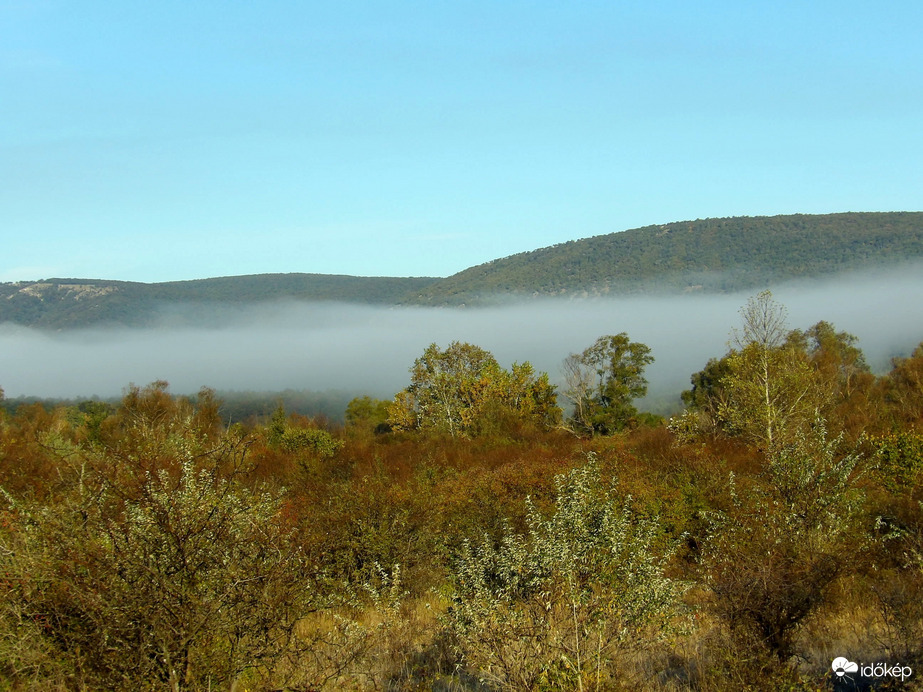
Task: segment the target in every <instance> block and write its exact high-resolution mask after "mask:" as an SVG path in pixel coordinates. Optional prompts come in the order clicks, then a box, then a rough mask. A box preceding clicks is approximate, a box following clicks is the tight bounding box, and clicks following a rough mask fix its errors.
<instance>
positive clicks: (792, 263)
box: [412, 212, 923, 305]
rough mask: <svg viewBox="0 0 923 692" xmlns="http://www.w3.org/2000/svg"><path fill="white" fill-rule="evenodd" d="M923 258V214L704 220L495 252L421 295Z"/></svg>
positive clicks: (642, 286) (473, 295)
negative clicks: (516, 251)
mask: <svg viewBox="0 0 923 692" xmlns="http://www.w3.org/2000/svg"><path fill="white" fill-rule="evenodd" d="M921 258H923V212H893V213H845V214H826V215H805V214H795V215H789V216H761V217H735V218H725V219H704V220H697V221H683V222H678V223H670V224H666V225H663V226H647V227H644V228H636V229H634V230H630V231H623V232H621V233H610V234H608V235H601V236H595V237H593V238H585V239H583V240H574V241H570V242H567V243H562V244H560V245H553V246H552V247H547V248H542V249H540V250H533V251H531V252H523V253H520V254H517V255H512V256H510V257H505V258H503V259H498V260H494V261H492V262H488V263H487V264H482V265H479V266H476V267H471V268H470V269H466V270H464V271H462V272H460V273H458V274H455V275H454V276H450V277H448V278H447V279H443V280H441V281H438V282H436V283H433V284H431V285H430V286H428V287H427V288H425V289H424V290H423V291H421V292H420V293H418V294H417V295H415V296H414V298H413V301H412V302H415V303H423V304H431V305H457V304H460V303H469V304H470V303H477V302H481V301H483V300H484V299H487V298H495V297H497V296H504V295H505V296H537V295H568V296H583V295H605V294H623V293H642V292H643V293H652V292H658V293H662V292H666V293H674V292H679V291H690V290H698V291H706V292H724V291H736V290H746V289H751V288H764V287H766V286H767V285H769V284H773V283H778V282H781V281H787V280H790V279H797V278H803V277H805V278H806V277H812V278H813V277H820V276H823V275H829V274H833V273H837V272H842V271H848V270H854V269H864V268H869V267H874V266H881V265H891V264H894V263H898V262H903V261H907V260H915V259H921Z"/></svg>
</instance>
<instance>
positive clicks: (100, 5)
mask: <svg viewBox="0 0 923 692" xmlns="http://www.w3.org/2000/svg"><path fill="white" fill-rule="evenodd" d="M921 31H923V4H921V3H919V2H918V1H916V0H914V1H907V2H902V1H897V2H890V3H872V2H848V1H843V0H840V1H838V2H811V3H806V2H803V1H799V2H784V1H783V2H779V1H776V2H697V3H691V2H688V1H687V2H678V1H677V2H643V3H642V2H637V3H622V2H612V0H608V1H607V2H570V3H565V2H538V1H532V2H518V1H500V2H498V1H497V0H494V1H493V2H445V1H441V0H428V1H426V2H393V1H392V2H361V3H360V2H351V1H350V0H343V1H338V2H323V3H321V2H294V1H288V2H283V1H271V0H270V1H266V2H260V3H252V2H239V1H237V0H223V1H222V2H215V1H212V0H196V2H189V0H184V1H183V2H174V1H173V0H160V1H159V2H156V3H152V2H136V1H128V2H118V3H113V2H92V1H83V2H59V1H56V0H35V1H29V0H0V240H2V253H0V257H2V260H0V281H15V280H28V279H39V278H48V277H52V276H58V277H87V278H110V279H124V280H133V281H166V280H176V279H193V278H203V277H209V276H226V275H234V274H255V273H263V272H320V273H336V274H356V275H388V276H408V275H416V276H420V275H430V276H445V275H449V274H452V273H454V272H456V271H460V270H462V269H464V268H466V267H468V266H471V265H474V264H479V263H481V262H485V261H488V260H491V259H494V258H497V257H501V256H505V255H509V254H512V253H515V252H520V251H524V250H530V249H534V248H537V247H543V246H546V245H551V244H554V243H558V242H563V241H566V240H570V239H574V238H580V237H586V236H591V235H598V234H601V233H609V232H613V231H620V230H625V229H628V228H634V227H638V226H643V225H648V224H654V223H666V222H670V221H679V220H683V219H694V218H705V217H715V216H737V215H762V214H786V213H798V212H801V213H827V212H838V211H886V210H911V211H917V210H920V209H923V204H921V202H920V196H921V190H923V175H921V174H923V41H921V40H920V34H921Z"/></svg>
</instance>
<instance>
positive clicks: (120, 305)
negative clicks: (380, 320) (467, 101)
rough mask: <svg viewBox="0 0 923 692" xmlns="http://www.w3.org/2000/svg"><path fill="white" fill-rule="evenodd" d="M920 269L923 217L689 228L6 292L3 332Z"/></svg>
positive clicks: (732, 287)
mask: <svg viewBox="0 0 923 692" xmlns="http://www.w3.org/2000/svg"><path fill="white" fill-rule="evenodd" d="M921 259H923V212H889V213H846V214H826V215H804V214H796V215H791V216H764V217H737V218H726V219H705V220H698V221H683V222H678V223H671V224H666V225H663V226H647V227H645V228H637V229H634V230H630V231H623V232H620V233H610V234H608V235H602V236H596V237H593V238H585V239H583V240H574V241H570V242H567V243H562V244H560V245H554V246H552V247H548V248H542V249H540V250H533V251H531V252H524V253H521V254H518V255H512V256H511V257H505V258H503V259H498V260H494V261H492V262H488V263H487V264H482V265H479V266H476V267H471V268H470V269H466V270H464V271H462V272H460V273H458V274H455V275H454V276H450V277H448V278H445V279H438V278H428V277H422V278H389V277H356V276H331V275H325V274H259V275H253V276H229V277H222V278H215V279H200V280H195V281H176V282H168V283H156V284H143V283H132V282H120V281H104V280H96V279H44V280H41V281H33V282H17V283H5V284H0V323H3V322H15V323H18V324H22V325H27V326H34V327H43V328H50V329H66V328H76V327H85V326H90V325H94V324H107V323H108V324H122V325H128V326H142V325H150V324H154V323H156V322H157V321H158V320H161V319H163V318H164V317H167V318H169V319H173V320H174V321H176V320H180V321H185V322H192V323H194V324H203V323H208V322H212V323H220V322H221V321H222V320H224V319H226V318H227V317H228V316H229V314H232V313H233V312H234V311H235V310H238V309H243V308H246V307H247V306H251V305H253V304H255V303H261V302H264V301H269V300H278V299H283V300H284V299H290V300H302V301H338V302H351V303H365V304H377V305H397V304H418V305H461V304H477V303H483V302H488V301H490V300H494V299H497V298H504V297H514V298H515V297H520V298H521V297H532V296H543V295H547V296H554V295H563V296H575V297H581V296H594V295H606V294H625V293H676V292H683V291H704V292H724V291H737V290H748V289H761V288H765V287H766V286H768V285H772V284H777V283H780V282H783V281H787V280H791V279H797V278H815V277H823V276H825V275H831V274H835V273H838V272H843V271H849V270H856V269H866V268H871V267H876V266H892V265H895V264H898V263H902V262H907V261H915V260H921Z"/></svg>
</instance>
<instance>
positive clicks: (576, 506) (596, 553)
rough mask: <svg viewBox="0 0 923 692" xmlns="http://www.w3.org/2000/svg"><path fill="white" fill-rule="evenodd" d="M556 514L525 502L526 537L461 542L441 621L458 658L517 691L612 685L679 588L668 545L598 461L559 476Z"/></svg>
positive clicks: (668, 612) (655, 630) (659, 627)
mask: <svg viewBox="0 0 923 692" xmlns="http://www.w3.org/2000/svg"><path fill="white" fill-rule="evenodd" d="M556 486H557V493H556V500H555V508H554V511H553V513H551V514H550V515H546V514H544V513H542V512H540V511H538V510H537V509H536V508H535V506H534V505H533V504H531V502H529V501H528V500H527V526H528V529H527V532H526V534H525V535H523V534H520V533H517V532H515V531H513V530H512V529H510V530H507V531H506V532H505V534H504V535H503V536H502V537H501V538H500V540H499V541H494V540H492V539H490V538H489V537H486V538H485V539H484V540H482V541H480V542H466V543H465V545H464V547H463V549H462V551H461V553H460V554H459V556H458V558H457V560H456V562H455V564H454V567H453V574H452V580H453V584H454V587H455V593H456V596H455V599H454V604H453V609H452V611H451V614H450V617H449V620H448V624H449V627H450V628H451V630H452V631H453V632H454V633H455V635H456V637H457V642H458V644H457V645H458V648H459V651H460V654H461V656H462V658H463V660H464V662H465V664H466V665H467V666H468V667H469V668H470V669H471V670H472V671H474V672H475V674H476V675H477V676H479V677H481V678H482V679H484V680H485V681H489V682H491V683H493V684H496V685H499V686H502V687H506V688H510V689H518V690H531V689H536V688H539V687H542V688H546V689H576V688H578V687H579V688H581V689H582V688H583V687H584V686H587V685H595V686H597V687H598V686H599V685H600V684H605V685H608V684H610V682H611V680H612V679H613V678H617V677H618V676H619V675H620V674H621V673H620V671H617V670H616V669H615V667H614V666H613V663H614V661H616V660H618V658H619V655H620V654H624V653H625V652H626V651H630V650H635V649H637V648H639V647H644V646H647V645H648V644H650V643H651V642H653V641H655V640H656V639H657V637H658V635H661V634H663V632H664V631H665V630H666V629H667V628H668V627H669V625H670V622H671V618H672V616H673V615H674V613H675V611H676V607H677V602H678V601H677V599H678V596H679V594H680V592H681V591H682V587H681V585H680V584H678V583H677V582H675V581H673V580H671V579H669V578H667V577H665V576H664V574H663V569H664V563H665V561H666V559H667V556H668V555H669V554H670V552H671V549H672V548H671V546H663V545H660V540H659V532H660V529H659V526H658V525H657V523H656V522H655V521H653V520H649V519H642V518H639V517H637V516H635V514H634V512H633V511H632V508H631V503H630V499H628V498H626V499H620V498H618V497H616V496H614V495H613V494H612V493H611V492H610V491H608V490H606V489H604V487H603V486H602V485H601V483H600V478H599V469H598V465H597V463H596V462H595V460H591V461H590V463H589V464H587V465H585V466H583V467H581V468H578V469H575V470H573V471H571V472H569V473H567V474H563V475H560V476H558V477H557V479H556Z"/></svg>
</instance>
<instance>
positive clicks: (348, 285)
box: [0, 274, 438, 329]
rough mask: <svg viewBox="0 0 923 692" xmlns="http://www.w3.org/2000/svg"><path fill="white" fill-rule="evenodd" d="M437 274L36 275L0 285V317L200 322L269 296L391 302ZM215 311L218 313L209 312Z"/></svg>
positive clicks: (36, 323)
mask: <svg viewBox="0 0 923 692" xmlns="http://www.w3.org/2000/svg"><path fill="white" fill-rule="evenodd" d="M434 281H438V279H435V278H430V277H411V278H394V277H365V276H341V275H335V274H253V275H247V276H225V277H218V278H213V279H194V280H191V281H169V282H164V283H152V284H145V283H136V282H131V281H108V280H103V279H58V278H55V279H43V280H41V281H20V282H16V283H3V284H0V322H14V323H17V324H22V325H25V326H30V327H44V328H50V329H68V328H79V327H87V326H91V325H98V324H120V325H126V326H147V325H150V324H153V323H155V322H157V320H158V319H159V318H160V317H162V316H163V315H164V313H168V314H175V313H177V312H179V313H180V314H181V315H184V316H185V318H186V321H191V322H194V323H195V324H200V323H201V322H202V321H205V322H208V321H214V320H215V319H220V318H221V317H222V316H227V315H228V314H229V313H228V311H229V310H233V309H234V308H242V307H245V306H248V305H253V304H256V303H262V302H266V301H271V300H286V299H287V300H301V301H331V302H334V301H335V302H348V303H365V304H369V305H393V304H395V303H398V302H399V301H400V300H401V299H403V298H404V297H405V296H406V295H407V294H408V293H411V292H415V291H420V290H422V289H423V288H425V287H426V286H428V285H429V284H430V283H432V282H434ZM215 313H217V314H215Z"/></svg>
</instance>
